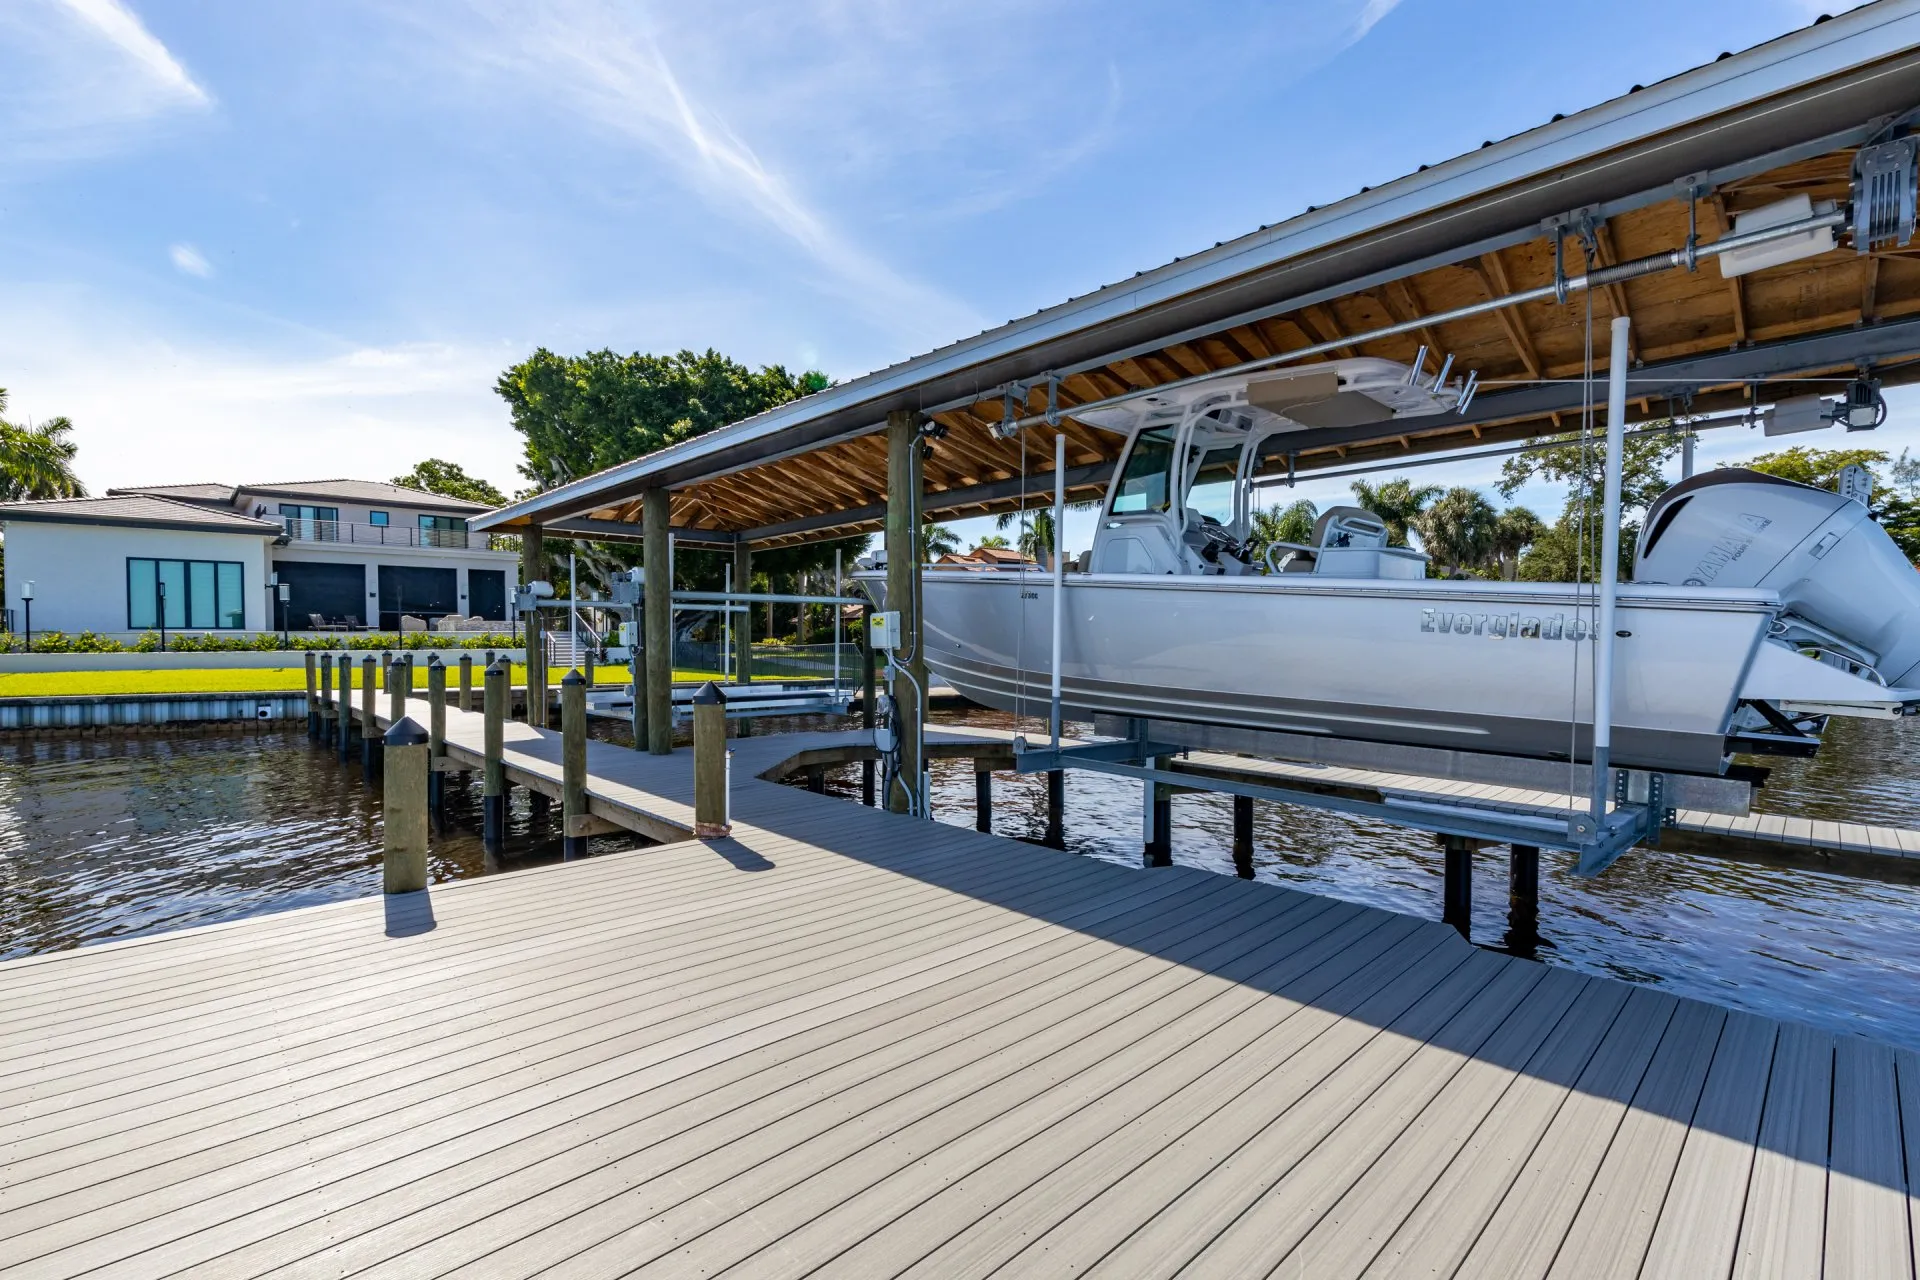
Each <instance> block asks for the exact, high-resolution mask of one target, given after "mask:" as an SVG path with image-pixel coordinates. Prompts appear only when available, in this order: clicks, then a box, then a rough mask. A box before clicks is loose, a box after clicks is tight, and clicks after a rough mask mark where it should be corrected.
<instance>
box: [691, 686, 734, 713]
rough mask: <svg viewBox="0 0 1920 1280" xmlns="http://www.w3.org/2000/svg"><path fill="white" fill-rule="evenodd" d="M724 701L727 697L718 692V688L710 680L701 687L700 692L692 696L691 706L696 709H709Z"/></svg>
mask: <svg viewBox="0 0 1920 1280" xmlns="http://www.w3.org/2000/svg"><path fill="white" fill-rule="evenodd" d="M726 700H727V695H726V694H724V693H722V692H720V686H719V685H717V684H715V683H714V682H713V681H711V680H709V681H707V682H706V683H705V684H703V685H701V686H700V691H699V692H698V693H696V694H694V695H693V705H694V706H696V707H711V706H714V705H716V704H718V703H724V702H725V701H726Z"/></svg>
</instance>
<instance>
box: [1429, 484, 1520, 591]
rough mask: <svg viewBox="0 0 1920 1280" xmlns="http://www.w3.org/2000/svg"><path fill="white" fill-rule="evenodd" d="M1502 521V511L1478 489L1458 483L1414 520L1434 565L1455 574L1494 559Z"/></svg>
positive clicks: (1445, 574) (1478, 566) (1438, 568)
mask: <svg viewBox="0 0 1920 1280" xmlns="http://www.w3.org/2000/svg"><path fill="white" fill-rule="evenodd" d="M1499 520H1500V513H1499V512H1497V511H1495V510H1494V509H1493V504H1492V503H1491V502H1488V501H1487V500H1486V498H1485V497H1483V496H1482V495H1481V493H1480V491H1479V490H1478V489H1472V488H1468V487H1467V486H1466V485H1455V486H1454V487H1453V488H1451V489H1449V490H1447V491H1446V492H1445V493H1443V494H1441V495H1440V497H1438V498H1437V499H1435V500H1434V501H1433V502H1431V503H1429V504H1428V505H1427V506H1426V507H1425V509H1423V510H1422V511H1421V512H1420V513H1419V514H1418V515H1416V516H1414V517H1413V521H1412V523H1413V529H1414V532H1416V533H1418V534H1419V535H1420V543H1421V546H1422V547H1423V548H1424V549H1425V550H1426V553H1427V555H1428V557H1429V558H1430V559H1431V561H1432V564H1433V568H1434V569H1436V570H1441V571H1443V572H1442V576H1443V577H1451V576H1453V575H1455V574H1460V573H1467V572H1471V571H1473V570H1475V569H1480V568H1484V567H1485V566H1486V565H1487V564H1488V563H1489V562H1490V561H1491V560H1492V559H1493V556H1494V530H1495V526H1496V525H1497V524H1498V523H1499ZM1445 570H1451V571H1452V573H1446V572H1444V571H1445Z"/></svg>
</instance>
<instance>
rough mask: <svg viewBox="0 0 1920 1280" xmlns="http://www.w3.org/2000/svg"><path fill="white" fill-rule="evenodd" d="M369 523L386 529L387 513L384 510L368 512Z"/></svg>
mask: <svg viewBox="0 0 1920 1280" xmlns="http://www.w3.org/2000/svg"><path fill="white" fill-rule="evenodd" d="M367 523H368V524H371V525H377V526H379V527H380V528H382V529H384V528H386V527H387V513H386V512H384V511H369V512H367Z"/></svg>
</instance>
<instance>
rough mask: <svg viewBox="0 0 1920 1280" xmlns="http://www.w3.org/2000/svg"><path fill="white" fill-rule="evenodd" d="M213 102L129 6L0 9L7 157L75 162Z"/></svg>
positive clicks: (1, 144) (2, 142) (2, 149)
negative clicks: (142, 128) (131, 131)
mask: <svg viewBox="0 0 1920 1280" xmlns="http://www.w3.org/2000/svg"><path fill="white" fill-rule="evenodd" d="M212 105H213V96H212V94H210V93H209V92H208V91H207V90H206V88H205V87H203V86H202V85H201V84H200V83H199V81H197V80H195V79H194V78H193V76H192V75H191V74H190V73H189V72H188V71H187V69H186V67H185V66H184V65H182V63H181V62H180V60H179V59H178V58H176V57H175V56H174V55H173V54H172V53H171V52H170V51H169V50H168V49H167V47H166V45H165V44H163V43H161V41H160V40H159V39H157V38H156V37H155V36H154V34H153V33H152V32H151V31H149V30H147V27H146V25H145V24H144V23H142V22H141V21H140V18H139V15H138V14H136V13H135V12H134V11H133V10H132V9H130V8H129V7H128V6H127V5H126V4H125V3H124V0H9V3H6V4H3V5H0V155H5V156H7V157H9V158H13V159H20V160H48V159H68V158H73V157H76V156H86V155H93V154H97V153H100V152H103V151H107V150H110V149H112V148H113V147H114V146H115V145H118V144H119V143H121V142H122V141H123V140H124V137H125V135H126V134H127V132H128V130H129V129H130V128H132V127H134V126H140V125H145V124H147V123H149V122H151V121H153V120H155V119H158V118H162V117H166V116H170V115H177V114H181V113H192V112H200V111H205V110H207V109H208V108H210V107H211V106H212Z"/></svg>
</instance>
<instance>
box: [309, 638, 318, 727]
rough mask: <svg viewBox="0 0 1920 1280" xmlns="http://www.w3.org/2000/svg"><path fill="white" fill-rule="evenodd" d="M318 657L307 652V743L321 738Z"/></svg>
mask: <svg viewBox="0 0 1920 1280" xmlns="http://www.w3.org/2000/svg"><path fill="white" fill-rule="evenodd" d="M315 658H316V655H315V654H314V652H313V651H312V650H311V649H309V650H308V651H307V741H309V742H313V741H315V740H317V739H318V738H319V737H320V670H319V663H318V662H317V661H315Z"/></svg>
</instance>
